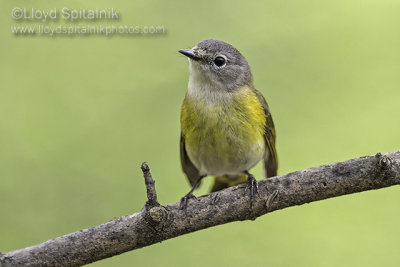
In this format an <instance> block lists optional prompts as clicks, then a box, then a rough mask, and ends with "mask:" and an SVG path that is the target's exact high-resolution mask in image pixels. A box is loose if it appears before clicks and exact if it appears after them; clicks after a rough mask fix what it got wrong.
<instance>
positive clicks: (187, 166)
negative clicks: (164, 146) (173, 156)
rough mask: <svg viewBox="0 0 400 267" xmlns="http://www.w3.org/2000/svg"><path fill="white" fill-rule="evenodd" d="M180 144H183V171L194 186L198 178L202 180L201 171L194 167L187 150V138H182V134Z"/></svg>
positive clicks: (181, 145) (181, 150)
mask: <svg viewBox="0 0 400 267" xmlns="http://www.w3.org/2000/svg"><path fill="white" fill-rule="evenodd" d="M180 143H181V144H180V154H181V165H182V170H183V172H184V173H185V174H186V177H187V178H188V180H189V182H190V184H191V185H192V186H194V184H195V183H196V181H197V180H198V178H200V174H199V170H197V168H196V167H195V166H194V165H193V163H192V161H191V160H190V159H189V156H188V154H187V152H186V148H185V138H184V137H183V136H182V134H181V142H180ZM199 185H200V184H199Z"/></svg>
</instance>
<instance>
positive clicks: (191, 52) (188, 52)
mask: <svg viewBox="0 0 400 267" xmlns="http://www.w3.org/2000/svg"><path fill="white" fill-rule="evenodd" d="M178 52H179V53H181V54H184V55H185V56H187V57H188V58H190V59H193V60H199V59H201V57H200V56H199V55H198V54H197V53H196V51H194V50H192V49H181V50H179V51H178Z"/></svg>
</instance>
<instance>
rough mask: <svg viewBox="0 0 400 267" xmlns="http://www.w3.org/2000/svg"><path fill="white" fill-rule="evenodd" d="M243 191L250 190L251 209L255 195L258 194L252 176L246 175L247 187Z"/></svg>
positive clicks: (256, 185)
mask: <svg viewBox="0 0 400 267" xmlns="http://www.w3.org/2000/svg"><path fill="white" fill-rule="evenodd" d="M245 190H250V209H251V208H252V207H253V203H254V198H255V195H256V194H258V184H257V180H256V178H255V177H254V175H253V174H250V173H248V174H247V185H246V188H245Z"/></svg>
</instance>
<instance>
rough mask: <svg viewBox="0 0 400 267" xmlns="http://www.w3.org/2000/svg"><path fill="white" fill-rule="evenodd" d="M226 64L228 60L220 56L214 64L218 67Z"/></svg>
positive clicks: (215, 59)
mask: <svg viewBox="0 0 400 267" xmlns="http://www.w3.org/2000/svg"><path fill="white" fill-rule="evenodd" d="M225 62H226V59H225V58H223V57H220V56H218V57H216V58H214V64H215V65H216V66H217V67H221V66H223V65H224V64H225Z"/></svg>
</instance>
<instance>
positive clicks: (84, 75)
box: [0, 0, 400, 266]
mask: <svg viewBox="0 0 400 267" xmlns="http://www.w3.org/2000/svg"><path fill="white" fill-rule="evenodd" d="M0 2H1V4H2V9H1V11H0V14H1V15H0V22H1V25H2V27H1V28H0V33H1V42H0V48H1V49H0V58H1V60H0V78H1V82H0V88H1V89H0V179H1V180H0V205H1V215H0V251H2V252H6V251H10V250H15V249H18V248H22V247H26V246H30V245H33V244H36V243H40V242H43V241H46V240H48V239H51V238H54V237H56V236H60V235H63V234H67V233H70V232H74V231H77V230H80V229H83V228H88V227H91V226H94V225H97V224H101V223H104V222H106V221H108V220H110V219H112V218H113V217H118V216H122V215H127V214H130V213H133V212H136V211H139V210H140V209H141V208H142V207H143V204H144V202H145V200H146V196H145V187H144V184H143V178H142V174H141V171H140V168H139V166H140V164H141V162H143V161H148V162H149V164H150V167H151V169H152V172H153V176H154V178H155V179H156V181H157V183H156V186H157V191H158V194H159V200H160V202H161V203H162V204H168V203H172V202H176V201H178V200H179V199H180V197H182V196H183V195H184V194H185V193H186V192H187V191H188V189H189V186H188V184H187V182H186V180H185V177H184V175H183V174H182V172H181V169H180V162H179V149H178V146H179V135H180V129H179V112H180V104H181V102H182V100H183V97H184V94H185V90H186V86H187V81H188V62H187V59H186V58H185V57H183V56H182V55H180V54H178V53H177V50H178V49H181V48H190V47H193V46H194V45H195V44H196V43H197V42H199V41H201V40H203V39H208V38H215V39H220V40H224V41H227V42H229V43H231V44H233V45H234V46H236V47H237V48H238V49H239V50H240V51H241V52H242V53H243V54H244V55H245V56H246V58H247V59H248V61H249V63H250V65H251V66H252V70H253V74H254V77H255V84H256V87H257V88H258V89H259V90H260V91H262V92H263V94H264V95H265V97H266V98H267V100H268V102H269V105H270V107H271V110H272V114H273V118H274V120H275V123H276V128H277V138H278V145H277V149H278V155H279V160H280V168H279V173H280V174H284V173H288V172H292V171H296V170H300V169H305V168H309V167H313V166H318V165H321V164H327V163H332V162H337V161H342V160H347V159H350V158H354V157H360V156H364V155H371V154H374V153H377V152H389V151H395V150H398V149H399V148H400V146H399V137H400V123H399V115H400V108H399V99H400V90H399V85H400V75H399V73H400V50H399V47H400V32H399V29H400V16H399V13H400V2H399V1H391V0H386V1H381V0H369V1H345V0H340V1H305V0H301V1H300V0H290V1H278V0H277V1H263V2H261V1H258V2H250V1H246V2H239V1H227V0H226V1H197V2H188V1H175V2H172V1H144V0H143V1H120V0H117V1H114V2H113V3H111V2H107V1H94V0H88V1H84V3H80V2H79V1H57V2H54V3H53V2H52V1H43V0H36V1H27V0H17V1H6V0H0ZM14 7H22V8H23V7H26V8H32V7H33V8H37V9H50V8H57V9H61V8H63V7H69V8H86V9H90V8H114V9H116V10H118V11H119V12H120V14H121V19H120V20H119V21H117V22H109V21H108V22H102V21H97V22H94V23H93V24H95V25H100V24H107V23H114V24H121V25H163V26H165V28H166V29H167V33H166V34H164V35H157V36H148V35H147V36H144V35H141V36H128V37H127V36H113V37H111V38H110V37H105V36H75V37H61V36H57V37H48V36H40V35H39V36H14V35H13V34H12V33H11V32H10V27H11V26H12V25H33V23H32V22H26V21H25V22H16V21H14V20H13V19H12V18H11V10H12V8H14ZM57 23H58V24H59V23H64V24H66V23H65V22H63V21H59V22H57ZM57 23H56V24H57ZM50 25H52V24H51V23H50ZM261 173H262V172H261V167H260V166H258V167H257V168H256V170H255V174H256V175H257V176H258V177H259V178H260V177H261ZM209 180H210V179H208V181H206V183H204V184H203V186H202V188H201V189H200V190H198V191H197V194H198V195H200V194H205V193H206V192H207V191H208V189H209V186H210V181H209ZM399 201H400V188H399V187H392V188H387V189H382V190H378V191H373V192H364V193H360V194H354V195H349V196H343V197H340V198H335V199H329V200H325V201H320V202H316V203H311V204H309V205H303V206H299V207H293V208H288V209H285V210H282V211H277V212H274V213H272V214H269V215H266V216H263V217H261V218H259V219H257V220H256V221H254V222H237V223H231V224H227V225H224V226H218V227H214V228H211V229H207V230H203V231H200V232H196V233H192V234H189V235H185V236H181V237H178V238H175V239H172V240H168V241H165V242H162V243H160V244H156V245H153V246H150V247H147V248H143V249H140V250H137V251H133V252H128V253H125V254H123V255H120V256H116V257H113V258H111V259H106V260H102V261H100V262H97V263H94V264H93V266H133V265H137V266H218V265H222V266H243V265H250V264H251V265H253V266H261V265H265V266H267V265H268V266H378V265H379V266H382V265H383V266H398V264H399V262H400V254H399V253H398V245H399V242H400V228H399V224H400V206H399V205H398V203H399Z"/></svg>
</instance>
